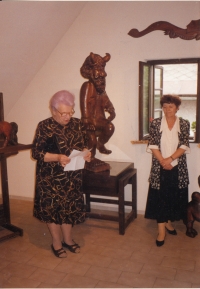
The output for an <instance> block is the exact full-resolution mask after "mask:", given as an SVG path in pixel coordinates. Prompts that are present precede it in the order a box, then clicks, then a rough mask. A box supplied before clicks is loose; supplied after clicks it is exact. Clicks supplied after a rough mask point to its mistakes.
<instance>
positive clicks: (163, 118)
mask: <svg viewBox="0 0 200 289" xmlns="http://www.w3.org/2000/svg"><path fill="white" fill-rule="evenodd" d="M167 127H168V125H167V120H166V117H165V115H164V116H163V117H162V120H161V126H160V132H162V131H163V130H164V129H166V128H167ZM174 129H175V130H176V131H177V132H180V121H179V117H178V116H176V121H175V124H174Z"/></svg>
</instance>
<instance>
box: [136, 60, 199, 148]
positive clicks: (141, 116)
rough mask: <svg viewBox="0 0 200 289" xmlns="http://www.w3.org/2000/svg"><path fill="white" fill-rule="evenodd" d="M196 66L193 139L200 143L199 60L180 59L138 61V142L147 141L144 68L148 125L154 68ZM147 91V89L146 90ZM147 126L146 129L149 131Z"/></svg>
mask: <svg viewBox="0 0 200 289" xmlns="http://www.w3.org/2000/svg"><path fill="white" fill-rule="evenodd" d="M190 63H196V64H197V104H196V137H195V139H193V142H194V143H200V58H182V59H181V58H180V59H161V60H149V61H146V62H144V61H143V62H142V61H139V140H146V139H148V133H146V134H144V133H143V127H144V111H143V105H144V67H148V69H149V75H148V80H147V82H148V105H149V109H148V120H149V125H150V117H151V115H150V112H151V110H152V99H153V95H154V85H153V83H154V82H153V77H154V76H153V74H154V73H153V71H154V66H159V65H163V64H190ZM146 90H147V89H146ZM149 125H148V129H149Z"/></svg>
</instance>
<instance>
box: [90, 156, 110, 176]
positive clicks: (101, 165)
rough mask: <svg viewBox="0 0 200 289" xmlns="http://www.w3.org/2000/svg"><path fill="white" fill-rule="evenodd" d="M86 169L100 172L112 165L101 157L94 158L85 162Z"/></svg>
mask: <svg viewBox="0 0 200 289" xmlns="http://www.w3.org/2000/svg"><path fill="white" fill-rule="evenodd" d="M85 169H86V170H87V171H91V172H95V173H98V172H103V171H107V170H110V165H109V164H108V163H105V162H103V161H101V160H99V159H96V158H93V159H92V160H91V162H89V163H88V162H86V163H85Z"/></svg>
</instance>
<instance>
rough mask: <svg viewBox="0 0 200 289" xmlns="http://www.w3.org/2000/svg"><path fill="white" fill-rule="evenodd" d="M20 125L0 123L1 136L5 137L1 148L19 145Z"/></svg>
mask: <svg viewBox="0 0 200 289" xmlns="http://www.w3.org/2000/svg"><path fill="white" fill-rule="evenodd" d="M17 132H18V125H17V124H16V123H15V122H11V123H9V122H6V121H0V135H1V136H3V138H4V142H3V146H2V147H1V148H5V147H6V146H7V145H17V144H18V141H17Z"/></svg>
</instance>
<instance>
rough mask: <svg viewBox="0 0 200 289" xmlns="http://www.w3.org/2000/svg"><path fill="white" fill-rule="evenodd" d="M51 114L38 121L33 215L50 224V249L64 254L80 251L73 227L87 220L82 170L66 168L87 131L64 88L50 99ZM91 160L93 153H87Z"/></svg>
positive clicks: (84, 146) (81, 147) (83, 144)
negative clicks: (73, 233)
mask: <svg viewBox="0 0 200 289" xmlns="http://www.w3.org/2000/svg"><path fill="white" fill-rule="evenodd" d="M50 110H51V113H52V117H50V118H47V119H45V120H43V121H41V122H39V124H38V126H37V130H36V134H35V137H34V141H33V148H32V156H33V158H34V159H36V160H37V168H36V189H35V199H34V213H33V215H34V216H35V217H36V218H37V219H39V220H40V221H42V222H44V223H46V224H47V226H48V229H49V231H50V233H51V236H52V245H51V249H52V251H53V253H54V255H55V256H56V257H59V258H65V257H66V256H67V254H66V251H65V250H64V249H63V247H64V248H67V249H69V250H70V251H71V252H73V253H78V252H80V246H79V245H78V244H77V243H75V242H74V241H73V239H72V227H73V226H74V225H75V224H79V223H82V222H84V220H85V213H84V199H83V192H82V170H75V171H64V167H65V165H66V164H68V163H69V162H70V158H69V155H70V153H71V152H72V151H73V149H76V150H79V151H83V150H86V149H87V138H86V131H85V129H84V126H83V124H82V122H81V120H80V119H78V118H75V117H72V116H73V114H74V96H73V95H72V94H71V93H70V92H68V91H66V90H62V91H59V92H57V93H55V94H54V95H53V97H52V98H51V99H50ZM84 159H85V160H86V161H88V162H89V161H90V160H91V153H90V152H88V153H87V154H86V156H85V157H84Z"/></svg>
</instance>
